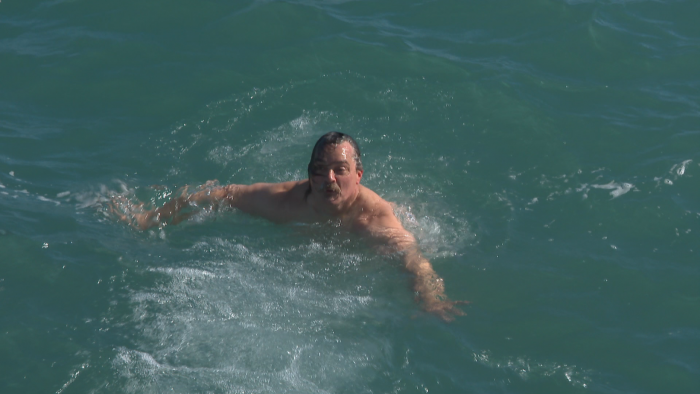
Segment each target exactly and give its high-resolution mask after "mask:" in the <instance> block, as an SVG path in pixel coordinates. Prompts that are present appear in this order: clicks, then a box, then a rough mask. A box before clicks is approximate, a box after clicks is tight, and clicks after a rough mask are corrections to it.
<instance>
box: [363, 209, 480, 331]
mask: <svg viewBox="0 0 700 394" xmlns="http://www.w3.org/2000/svg"><path fill="white" fill-rule="evenodd" d="M387 205H388V204H387ZM365 225H366V233H367V234H369V236H370V237H371V238H373V240H374V241H376V242H377V243H379V244H381V245H386V246H388V247H389V249H390V250H391V251H393V252H398V253H400V255H401V261H402V262H403V265H404V267H405V268H406V270H407V271H408V272H410V273H411V274H413V275H414V281H413V290H414V291H415V292H416V295H417V297H418V298H419V300H420V301H421V303H422V307H423V309H424V310H426V311H427V312H430V313H433V314H435V315H438V316H439V317H440V318H442V319H443V320H445V321H452V320H454V316H462V315H464V314H465V313H464V312H463V311H462V310H460V309H459V308H457V307H456V305H458V304H466V303H467V302H466V301H452V300H450V299H449V298H448V297H447V295H445V283H444V281H443V280H442V278H440V276H438V274H437V273H436V272H435V270H433V266H432V264H430V261H428V259H426V258H425V257H424V256H423V254H422V253H421V252H420V248H419V247H418V243H417V241H416V239H415V237H414V236H413V235H412V234H411V233H410V232H408V231H406V229H404V228H403V226H402V225H401V222H399V220H398V219H397V218H396V216H394V214H393V211H392V210H391V208H390V207H388V208H385V209H382V210H381V211H380V213H379V214H378V215H376V216H374V217H372V218H370V219H368V221H367V222H366V224H365Z"/></svg>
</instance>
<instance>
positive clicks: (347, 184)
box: [310, 142, 362, 207]
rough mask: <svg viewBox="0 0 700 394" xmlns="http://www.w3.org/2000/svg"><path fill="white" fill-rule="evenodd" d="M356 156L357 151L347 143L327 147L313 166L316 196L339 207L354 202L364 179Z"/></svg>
mask: <svg viewBox="0 0 700 394" xmlns="http://www.w3.org/2000/svg"><path fill="white" fill-rule="evenodd" d="M354 156H355V151H354V150H353V148H352V146H351V145H350V144H349V143H347V142H343V143H341V144H338V145H333V144H330V145H328V146H326V149H325V150H324V151H323V152H322V153H321V154H320V155H319V156H318V157H317V158H316V160H315V161H314V162H313V164H312V166H311V174H310V181H311V190H312V192H313V193H314V195H316V196H317V197H320V199H321V200H322V201H325V202H327V203H330V204H332V205H334V206H337V207H342V206H343V205H344V204H345V203H348V202H352V201H353V200H354V198H355V197H356V195H357V192H358V190H359V187H360V186H359V185H360V179H362V171H358V170H357V168H356V167H355V159H354Z"/></svg>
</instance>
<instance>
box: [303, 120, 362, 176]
mask: <svg viewBox="0 0 700 394" xmlns="http://www.w3.org/2000/svg"><path fill="white" fill-rule="evenodd" d="M343 142H347V143H349V144H350V146H352V150H353V152H354V154H353V156H352V158H353V160H355V168H356V169H357V170H359V171H363V170H362V159H361V156H362V153H360V147H359V146H357V141H355V139H353V138H352V137H350V136H349V135H347V134H343V133H340V132H337V131H331V132H329V133H326V134H324V135H322V136H321V138H319V139H318V141H316V145H314V150H313V151H311V160H310V161H309V167H308V172H309V177H311V169H312V167H313V165H314V162H315V161H316V160H318V157H319V156H320V155H321V153H322V152H323V151H324V150H325V149H326V147H327V146H328V145H331V144H332V145H340V144H342V143H343Z"/></svg>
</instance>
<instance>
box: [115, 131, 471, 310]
mask: <svg viewBox="0 0 700 394" xmlns="http://www.w3.org/2000/svg"><path fill="white" fill-rule="evenodd" d="M360 156H361V154H360V148H359V147H358V146H357V142H355V140H354V139H353V138H352V137H350V136H349V135H347V134H343V133H338V132H330V133H327V134H325V135H323V136H322V137H321V138H320V139H319V140H318V141H317V142H316V145H315V146H314V149H313V152H312V153H311V161H310V162H309V166H308V173H309V178H308V179H304V180H302V181H290V182H282V183H255V184H252V185H233V184H232V185H227V186H213V185H214V183H213V182H208V183H207V184H208V185H209V186H213V187H208V188H204V189H203V190H200V191H199V192H196V193H194V194H190V195H187V194H186V193H183V195H182V196H180V197H176V198H173V199H172V200H170V201H169V202H167V203H166V204H165V205H163V206H162V207H160V208H157V209H154V210H150V211H145V212H141V213H134V214H132V215H131V216H132V217H133V219H134V226H135V227H137V228H139V229H141V230H146V229H148V228H151V227H154V226H158V225H161V224H163V223H167V222H169V221H170V223H171V224H176V223H178V222H180V221H182V220H183V219H184V218H186V217H187V216H189V214H182V213H181V212H180V211H181V210H182V209H184V208H187V207H190V206H201V205H203V204H211V205H212V206H214V207H217V206H222V205H223V206H229V207H233V208H236V209H239V210H241V211H243V212H246V213H248V214H251V215H255V216H260V217H263V218H265V219H268V220H270V221H273V222H278V223H284V222H323V221H328V220H339V222H340V227H341V228H345V229H348V230H349V231H352V232H355V233H358V234H360V235H362V236H364V237H365V238H366V239H368V240H369V241H371V242H372V243H374V244H376V245H380V246H382V247H387V248H388V250H390V251H392V252H396V253H398V254H400V256H401V260H402V262H403V265H404V267H405V268H406V270H408V271H409V272H410V273H412V274H413V275H414V283H413V290H414V291H415V292H416V294H417V296H418V298H419V299H420V302H421V304H422V307H423V309H425V310H426V311H428V312H430V313H433V314H435V315H437V316H439V317H441V318H442V319H444V320H445V321H451V320H453V319H454V316H455V315H464V312H463V311H462V310H460V309H459V308H456V305H457V304H460V303H464V302H463V301H451V300H450V299H449V298H447V296H446V295H445V285H444V283H443V280H442V278H440V277H439V276H438V275H437V274H436V273H435V271H434V270H433V267H432V265H431V264H430V262H429V261H428V260H427V259H426V258H425V257H423V255H422V254H421V252H420V250H419V248H418V245H417V242H416V239H415V238H414V237H413V235H412V234H411V233H409V232H408V231H406V230H405V229H404V228H403V226H402V225H401V223H400V222H399V220H398V219H397V218H396V216H395V215H394V212H393V209H392V206H391V204H390V203H389V202H387V201H385V200H384V199H382V198H381V197H379V195H377V194H376V193H375V192H373V191H372V190H370V189H368V188H366V187H364V186H362V185H361V184H360V180H361V179H362V174H363V173H364V170H363V168H362V161H361V157H360ZM190 214H191V213H190ZM120 216H121V218H122V219H123V220H126V221H130V219H131V218H128V217H127V216H126V215H125V214H124V213H122V214H120Z"/></svg>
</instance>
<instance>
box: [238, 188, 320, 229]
mask: <svg viewBox="0 0 700 394" xmlns="http://www.w3.org/2000/svg"><path fill="white" fill-rule="evenodd" d="M308 187H309V186H308V181H290V182H281V183H254V184H252V185H229V186H227V188H230V195H231V196H232V203H231V205H232V206H234V207H235V208H238V209H240V210H242V211H244V212H247V213H250V214H253V215H256V216H261V217H264V218H266V219H268V220H271V221H274V222H286V221H294V220H298V217H299V216H300V214H302V212H301V211H302V210H303V209H304V208H305V204H304V197H305V195H306V190H308Z"/></svg>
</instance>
